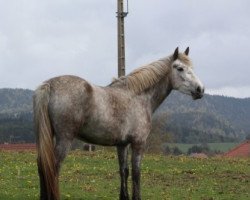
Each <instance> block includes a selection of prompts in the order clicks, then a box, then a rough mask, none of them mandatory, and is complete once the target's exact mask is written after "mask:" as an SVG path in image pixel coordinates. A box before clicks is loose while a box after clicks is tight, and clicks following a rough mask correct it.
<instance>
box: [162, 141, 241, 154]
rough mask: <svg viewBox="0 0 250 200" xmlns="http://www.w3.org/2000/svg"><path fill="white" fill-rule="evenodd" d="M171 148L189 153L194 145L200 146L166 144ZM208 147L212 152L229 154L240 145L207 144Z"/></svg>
mask: <svg viewBox="0 0 250 200" xmlns="http://www.w3.org/2000/svg"><path fill="white" fill-rule="evenodd" d="M166 145H168V146H169V147H171V148H172V147H178V148H179V149H180V150H181V151H182V152H183V153H187V151H188V149H189V148H190V147H192V146H193V145H200V144H184V143H166ZM207 145H208V147H209V148H210V150H212V151H220V152H227V151H228V150H230V149H232V148H234V147H235V146H236V145H238V143H207Z"/></svg>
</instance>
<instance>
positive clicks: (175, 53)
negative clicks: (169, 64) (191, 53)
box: [173, 47, 179, 60]
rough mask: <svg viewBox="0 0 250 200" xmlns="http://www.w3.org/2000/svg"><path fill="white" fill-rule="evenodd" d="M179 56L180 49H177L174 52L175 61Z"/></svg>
mask: <svg viewBox="0 0 250 200" xmlns="http://www.w3.org/2000/svg"><path fill="white" fill-rule="evenodd" d="M178 56H179V47H177V48H176V49H175V51H174V54H173V59H174V60H176V59H177V58H178Z"/></svg>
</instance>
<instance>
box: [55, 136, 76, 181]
mask: <svg viewBox="0 0 250 200" xmlns="http://www.w3.org/2000/svg"><path fill="white" fill-rule="evenodd" d="M72 140H73V139H66V138H64V139H59V140H57V141H56V145H55V159H56V163H55V164H56V171H57V177H58V176H59V170H60V168H61V164H62V161H63V160H64V159H65V157H66V155H67V153H68V151H69V150H70V147H71V143H72Z"/></svg>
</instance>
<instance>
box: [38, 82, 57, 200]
mask: <svg viewBox="0 0 250 200" xmlns="http://www.w3.org/2000/svg"><path fill="white" fill-rule="evenodd" d="M49 99H50V85H49V84H48V83H44V84H43V85H41V86H40V87H39V88H38V89H37V90H36V91H35V95H34V97H33V109H34V122H35V131H36V138H37V153H38V157H37V165H38V172H39V176H40V187H41V196H44V197H45V199H49V200H52V199H53V200H58V199H59V186H58V173H57V170H56V160H55V152H54V142H53V131H52V127H51V122H50V118H49V113H48V104H49ZM41 198H42V197H41Z"/></svg>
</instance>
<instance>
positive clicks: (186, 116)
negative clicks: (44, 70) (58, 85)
mask: <svg viewBox="0 0 250 200" xmlns="http://www.w3.org/2000/svg"><path fill="white" fill-rule="evenodd" d="M32 95H33V91H32V90H27V89H0V143H3V142H20V141H25V142H33V141H34V140H35V137H34V133H33V122H32V121H33V113H32ZM249 120H250V98H246V99H237V98H232V97H223V96H213V95H205V96H204V98H203V99H201V100H197V101H193V100H192V99H191V97H189V96H186V95H182V94H180V93H177V92H173V93H171V95H170V96H169V97H168V98H167V99H166V101H165V102H163V104H162V105H161V107H160V108H159V109H158V110H157V112H156V113H155V116H154V124H155V126H157V131H159V132H161V133H167V134H169V135H170V137H171V138H172V140H173V141H174V142H183V143H196V142H223V141H225V142H228V141H230V142H232V141H239V140H243V139H244V138H245V137H246V135H248V134H249V133H250V123H249ZM153 130H154V131H155V130H156V129H155V128H154V129H153ZM153 134H154V133H153Z"/></svg>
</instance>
